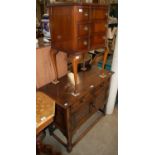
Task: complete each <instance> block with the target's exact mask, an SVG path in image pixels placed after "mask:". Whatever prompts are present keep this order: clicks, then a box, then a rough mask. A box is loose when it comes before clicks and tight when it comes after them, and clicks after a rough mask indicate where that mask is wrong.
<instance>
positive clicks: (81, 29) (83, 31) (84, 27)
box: [78, 24, 90, 36]
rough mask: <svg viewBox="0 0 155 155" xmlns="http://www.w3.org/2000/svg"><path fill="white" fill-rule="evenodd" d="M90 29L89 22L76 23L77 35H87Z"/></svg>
mask: <svg viewBox="0 0 155 155" xmlns="http://www.w3.org/2000/svg"><path fill="white" fill-rule="evenodd" d="M89 31H90V25H89V24H79V25H78V36H88V35H89Z"/></svg>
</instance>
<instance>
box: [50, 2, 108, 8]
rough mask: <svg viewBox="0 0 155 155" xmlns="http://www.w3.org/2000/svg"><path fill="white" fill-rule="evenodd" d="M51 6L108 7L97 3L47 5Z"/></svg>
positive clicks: (57, 3) (56, 3)
mask: <svg viewBox="0 0 155 155" xmlns="http://www.w3.org/2000/svg"><path fill="white" fill-rule="evenodd" d="M51 6H97V7H107V6H108V5H104V4H97V3H73V2H53V3H50V4H48V7H51Z"/></svg>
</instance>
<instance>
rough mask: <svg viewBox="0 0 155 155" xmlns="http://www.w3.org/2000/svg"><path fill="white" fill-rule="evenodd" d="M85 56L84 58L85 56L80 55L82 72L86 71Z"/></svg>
mask: <svg viewBox="0 0 155 155" xmlns="http://www.w3.org/2000/svg"><path fill="white" fill-rule="evenodd" d="M85 56H86V54H82V59H83V66H82V68H81V70H82V71H86V70H87V68H86V63H85Z"/></svg>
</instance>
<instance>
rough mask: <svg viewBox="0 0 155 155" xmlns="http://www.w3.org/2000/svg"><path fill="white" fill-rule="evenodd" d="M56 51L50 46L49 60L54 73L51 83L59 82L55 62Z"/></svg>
mask: <svg viewBox="0 0 155 155" xmlns="http://www.w3.org/2000/svg"><path fill="white" fill-rule="evenodd" d="M57 53H58V51H57V50H55V49H52V48H51V51H50V55H51V61H52V64H53V69H54V73H55V80H54V81H52V83H54V84H57V83H59V81H58V70H57V63H56V55H57Z"/></svg>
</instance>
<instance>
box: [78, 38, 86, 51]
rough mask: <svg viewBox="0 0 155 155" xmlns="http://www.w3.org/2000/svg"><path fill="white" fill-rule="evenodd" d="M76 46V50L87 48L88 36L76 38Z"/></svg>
mask: <svg viewBox="0 0 155 155" xmlns="http://www.w3.org/2000/svg"><path fill="white" fill-rule="evenodd" d="M77 42H78V44H77V48H78V50H88V44H89V39H88V38H82V39H78V40H77Z"/></svg>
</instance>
